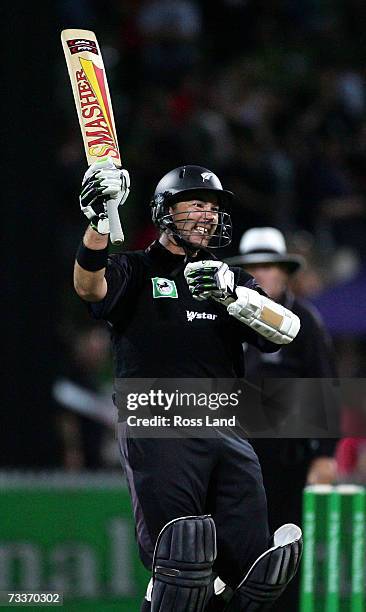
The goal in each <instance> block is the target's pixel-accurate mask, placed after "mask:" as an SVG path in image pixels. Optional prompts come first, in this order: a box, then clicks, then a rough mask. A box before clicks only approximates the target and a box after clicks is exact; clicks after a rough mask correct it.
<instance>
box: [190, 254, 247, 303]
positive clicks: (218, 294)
mask: <svg viewBox="0 0 366 612" xmlns="http://www.w3.org/2000/svg"><path fill="white" fill-rule="evenodd" d="M184 276H185V279H186V281H187V283H188V286H189V289H190V291H191V293H192V295H193V297H194V298H196V299H197V300H207V298H209V297H213V298H215V299H219V300H221V299H225V298H227V297H229V296H231V295H232V294H233V292H234V287H235V283H234V273H233V272H232V271H231V270H230V269H229V266H228V265H227V264H226V263H224V262H222V261H217V260H212V259H209V260H205V261H195V262H193V263H192V262H191V263H188V264H187V265H186V267H185V269H184Z"/></svg>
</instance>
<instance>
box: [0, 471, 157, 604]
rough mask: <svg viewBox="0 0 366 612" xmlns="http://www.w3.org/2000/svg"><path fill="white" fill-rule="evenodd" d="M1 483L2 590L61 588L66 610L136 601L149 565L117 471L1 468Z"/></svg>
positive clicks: (123, 484)
mask: <svg viewBox="0 0 366 612" xmlns="http://www.w3.org/2000/svg"><path fill="white" fill-rule="evenodd" d="M0 490H1V520H0V591H8V590H10V591H16V590H20V591H42V590H43V591H58V592H60V593H62V594H63V596H64V608H66V609H67V611H68V612H82V611H85V612H86V611H88V612H90V611H91V610H98V612H112V611H116V612H117V610H118V611H119V612H134V611H135V610H136V612H137V611H138V610H139V609H140V605H141V601H142V598H143V596H144V592H145V590H146V585H147V583H148V580H149V573H148V572H147V571H145V570H144V568H143V567H142V565H141V562H140V561H139V559H138V554H137V546H136V543H135V536H134V523H133V517H132V512H131V505H130V499H129V495H128V490H127V487H126V484H125V481H124V480H123V477H122V475H118V474H108V473H104V472H103V473H101V474H98V475H96V474H93V475H92V474H87V473H82V474H77V475H67V474H64V473H42V474H14V473H13V474H11V473H2V474H0ZM47 609H51V608H50V607H48V608H47Z"/></svg>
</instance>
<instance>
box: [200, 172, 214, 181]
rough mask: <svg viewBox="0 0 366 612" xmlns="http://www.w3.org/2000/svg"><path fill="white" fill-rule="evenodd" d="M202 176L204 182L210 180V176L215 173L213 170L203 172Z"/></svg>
mask: <svg viewBox="0 0 366 612" xmlns="http://www.w3.org/2000/svg"><path fill="white" fill-rule="evenodd" d="M201 176H202V180H203V182H205V181H209V180H210V178H211V177H212V176H213V174H212V172H201Z"/></svg>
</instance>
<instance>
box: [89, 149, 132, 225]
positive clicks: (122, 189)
mask: <svg viewBox="0 0 366 612" xmlns="http://www.w3.org/2000/svg"><path fill="white" fill-rule="evenodd" d="M129 193H130V175H129V173H128V171H127V170H122V169H121V168H117V167H116V166H115V164H114V163H113V161H112V159H111V158H110V157H107V158H106V159H104V160H101V161H97V162H94V164H92V165H91V166H90V167H89V168H88V170H87V171H86V172H85V174H84V177H83V182H82V188H81V194H80V208H81V210H82V211H83V213H84V215H85V216H86V217H87V218H88V219H89V220H90V222H91V226H92V227H93V228H94V229H95V230H96V231H97V232H99V234H109V221H108V215H107V207H106V203H107V201H109V202H112V204H113V206H115V207H116V208H118V207H119V206H122V204H123V203H124V202H125V201H126V199H127V197H128V194H129Z"/></svg>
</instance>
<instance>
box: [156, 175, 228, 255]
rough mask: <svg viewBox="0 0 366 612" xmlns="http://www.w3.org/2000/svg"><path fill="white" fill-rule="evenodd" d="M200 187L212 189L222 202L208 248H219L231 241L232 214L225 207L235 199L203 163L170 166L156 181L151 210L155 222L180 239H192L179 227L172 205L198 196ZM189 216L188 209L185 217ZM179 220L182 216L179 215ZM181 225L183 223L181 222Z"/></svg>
mask: <svg viewBox="0 0 366 612" xmlns="http://www.w3.org/2000/svg"><path fill="white" fill-rule="evenodd" d="M200 191H202V192H206V193H207V192H209V193H210V192H211V193H213V194H214V195H215V196H216V198H217V202H218V205H219V211H218V223H217V227H216V229H215V232H214V233H213V235H212V236H211V239H210V244H209V248H219V247H223V246H227V245H228V244H230V242H231V235H232V226H231V219H230V214H229V213H227V212H226V211H225V210H224V209H225V207H227V206H230V204H231V202H232V201H233V199H234V197H235V196H234V194H233V193H232V192H231V191H228V190H227V189H223V187H222V185H221V181H220V179H219V178H218V177H217V176H216V174H214V173H213V172H211V170H208V169H207V168H203V167H202V166H180V167H179V168H175V169H174V170H171V171H170V172H168V173H167V174H165V176H163V178H162V179H161V180H160V181H159V183H158V184H157V187H156V189H155V193H154V195H153V198H152V200H151V213H152V220H153V223H154V224H155V225H156V226H157V227H159V229H161V230H163V231H164V230H166V229H169V230H170V232H171V233H172V234H173V235H174V237H175V238H176V239H177V238H178V241H179V242H181V241H182V238H183V240H184V242H186V243H187V242H189V240H187V238H189V235H187V233H186V232H184V231H182V228H180V230H178V228H177V226H176V224H175V219H174V217H175V215H174V212H173V213H172V212H171V210H169V209H170V207H172V206H174V204H177V203H178V202H183V201H185V200H189V199H193V198H194V197H197V198H199V195H200ZM188 219H189V212H188V213H187V218H186V221H188ZM180 221H182V219H181V218H180ZM180 226H182V223H180Z"/></svg>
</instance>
